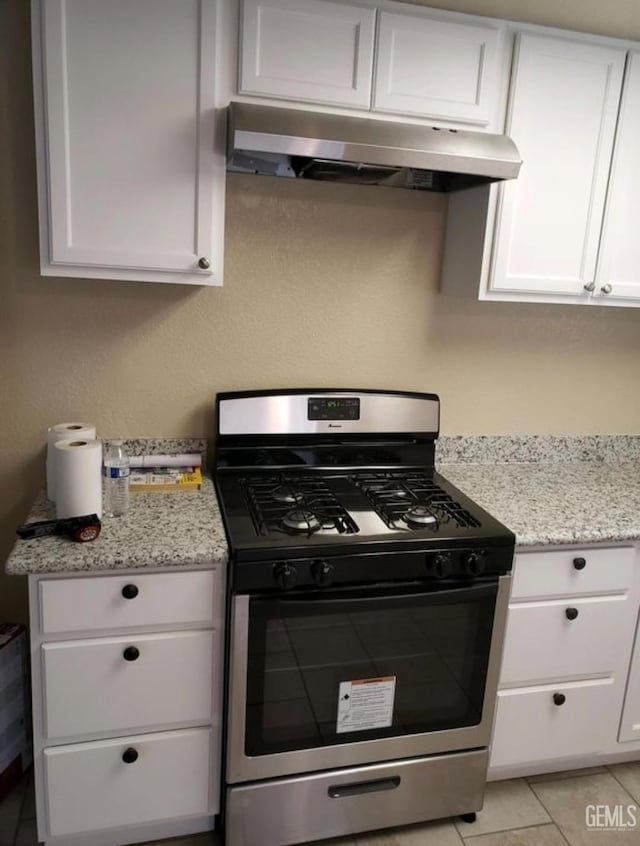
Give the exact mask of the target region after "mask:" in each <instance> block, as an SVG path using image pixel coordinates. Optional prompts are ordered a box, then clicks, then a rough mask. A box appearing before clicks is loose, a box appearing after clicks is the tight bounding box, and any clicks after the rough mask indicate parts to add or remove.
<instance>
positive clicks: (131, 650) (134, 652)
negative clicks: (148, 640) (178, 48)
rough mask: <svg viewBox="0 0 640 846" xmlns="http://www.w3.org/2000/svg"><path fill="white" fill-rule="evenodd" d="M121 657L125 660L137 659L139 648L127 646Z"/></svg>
mask: <svg viewBox="0 0 640 846" xmlns="http://www.w3.org/2000/svg"><path fill="white" fill-rule="evenodd" d="M122 657H123V658H124V660H125V661H137V660H138V658H139V657H140V650H139V649H138V647H137V646H127V648H126V649H125V651H124V652H123V653H122Z"/></svg>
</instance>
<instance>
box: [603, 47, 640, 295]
mask: <svg viewBox="0 0 640 846" xmlns="http://www.w3.org/2000/svg"><path fill="white" fill-rule="evenodd" d="M639 138H640V53H632V54H631V55H630V56H629V64H628V67H627V75H626V79H625V88H624V94H623V98H622V107H621V111H620V118H619V121H618V132H617V135H616V148H615V152H614V157H613V167H612V170H611V179H610V181H609V194H608V197H607V208H606V212H605V221H604V228H603V231H602V244H601V251H600V258H599V261H598V277H597V285H596V291H595V295H594V299H595V298H596V297H597V302H598V304H599V305H607V303H608V302H612V301H613V303H614V304H615V301H616V300H617V299H621V298H627V299H639V300H640V238H638V227H637V218H636V216H635V215H636V203H637V201H638V197H639V196H640V149H639V147H638V139H639ZM607 284H608V285H610V286H611V291H610V293H608V294H607V293H605V292H603V291H602V287H603V286H604V285H607Z"/></svg>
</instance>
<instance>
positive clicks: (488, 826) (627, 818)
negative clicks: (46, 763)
mask: <svg viewBox="0 0 640 846" xmlns="http://www.w3.org/2000/svg"><path fill="white" fill-rule="evenodd" d="M592 806H605V808H606V809H609V811H608V812H609V815H611V814H618V815H619V816H618V818H617V819H615V820H613V821H612V820H611V818H610V819H609V827H608V828H607V827H603V825H604V824H605V823H606V822H607V821H606V817H605V815H606V813H607V811H606V810H605V809H603V810H602V811H601V812H600V813H601V816H600V819H598V818H597V817H596V810H595V808H593V807H592ZM630 806H631V807H630ZM638 806H640V761H638V762H634V763H631V764H616V765H613V766H610V767H591V768H589V769H585V770H573V771H570V772H563V773H551V774H548V775H541V776H532V777H531V778H517V779H512V780H510V781H498V782H493V783H491V784H489V785H487V792H486V794H485V802H484V808H483V809H482V811H479V812H478V817H477V820H476V822H475V823H464V822H462V821H461V820H459V819H454V820H440V821H438V822H433V823H427V824H425V825H414V826H405V827H403V828H397V829H388V830H386V831H382V832H376V833H374V834H366V835H358V836H354V837H347V838H339V839H337V840H324V841H322V844H320V843H319V842H318V843H316V844H313V846H640V807H638ZM616 808H618V809H619V810H617V811H616ZM588 809H589V810H588ZM628 809H629V810H628ZM598 822H600V823H601V824H600V825H598V824H597V823H598ZM611 822H614V823H615V826H614V827H612V826H611ZM219 845H220V840H219V839H218V837H217V836H216V835H214V834H199V835H196V836H194V837H187V838H178V839H174V840H163V841H158V842H155V843H150V844H147V846H219ZM0 846H37V840H36V826H35V803H34V800H33V778H32V775H31V773H29V774H27V775H26V776H25V777H24V778H23V779H22V781H21V782H20V784H19V785H18V786H17V787H16V788H15V790H14V791H13V792H12V793H10V794H9V796H7V797H6V798H5V799H4V801H3V802H2V803H0ZM252 846H253V844H252ZM255 846H260V844H256V845H255Z"/></svg>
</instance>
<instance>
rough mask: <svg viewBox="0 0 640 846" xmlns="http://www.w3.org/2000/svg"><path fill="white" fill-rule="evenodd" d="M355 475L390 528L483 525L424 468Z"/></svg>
mask: <svg viewBox="0 0 640 846" xmlns="http://www.w3.org/2000/svg"><path fill="white" fill-rule="evenodd" d="M351 478H352V481H353V482H354V484H356V485H357V486H358V487H359V488H360V490H362V491H363V492H364V493H365V494H366V496H367V498H368V499H369V502H370V503H371V505H372V506H373V508H374V509H375V511H376V513H377V514H378V515H379V516H380V517H381V518H382V519H383V520H384V522H385V523H386V524H387V526H388V527H389V528H390V529H394V530H396V531H407V530H414V531H415V530H419V529H432V530H433V531H434V532H436V531H438V529H439V528H440V526H441V525H442V524H443V523H449V524H450V527H451V526H456V527H457V528H460V529H468V528H479V527H480V522H479V521H478V520H477V519H476V518H475V517H474V516H473V514H471V513H470V512H469V511H467V510H466V509H465V508H463V507H462V506H461V505H460V504H459V503H458V502H456V501H455V500H454V499H452V498H451V496H450V495H449V494H448V493H446V491H444V490H442V488H440V487H439V486H438V485H437V484H436V483H435V482H434V481H433V479H432V478H430V477H429V476H427V475H426V474H425V473H422V472H420V471H417V470H416V471H413V470H412V471H408V472H406V473H404V472H403V473H383V472H380V473H376V472H373V473H372V472H363V473H357V474H356V475H354V476H352V477H351Z"/></svg>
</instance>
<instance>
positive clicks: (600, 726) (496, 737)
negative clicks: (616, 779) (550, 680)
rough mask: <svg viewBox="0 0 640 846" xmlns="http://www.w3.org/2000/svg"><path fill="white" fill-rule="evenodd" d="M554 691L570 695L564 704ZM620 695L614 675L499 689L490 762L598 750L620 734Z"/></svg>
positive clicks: (514, 761)
mask: <svg viewBox="0 0 640 846" xmlns="http://www.w3.org/2000/svg"><path fill="white" fill-rule="evenodd" d="M554 693H561V694H563V695H564V696H565V702H564V704H563V705H556V704H555V703H554V700H553V696H554ZM619 698H620V692H619V688H618V686H616V685H615V684H614V682H613V679H611V678H608V679H598V680H597V681H589V682H574V683H570V684H558V686H557V687H551V686H545V687H529V688H517V689H516V690H502V691H498V703H497V707H496V717H495V724H494V731H493V740H492V742H491V751H490V757H489V766H490V767H505V766H510V765H516V764H520V765H525V764H527V763H534V762H536V761H552V760H554V759H555V758H568V757H571V756H572V755H587V754H589V753H590V752H598V751H599V750H601V749H603V748H604V747H605V746H606V745H607V744H608V743H611V740H612V739H613V738H614V737H615V731H616V726H617V724H618V714H619V710H618V709H619V707H620V705H619Z"/></svg>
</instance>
